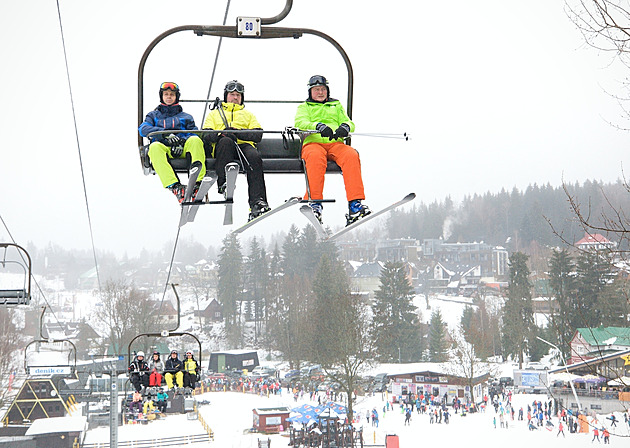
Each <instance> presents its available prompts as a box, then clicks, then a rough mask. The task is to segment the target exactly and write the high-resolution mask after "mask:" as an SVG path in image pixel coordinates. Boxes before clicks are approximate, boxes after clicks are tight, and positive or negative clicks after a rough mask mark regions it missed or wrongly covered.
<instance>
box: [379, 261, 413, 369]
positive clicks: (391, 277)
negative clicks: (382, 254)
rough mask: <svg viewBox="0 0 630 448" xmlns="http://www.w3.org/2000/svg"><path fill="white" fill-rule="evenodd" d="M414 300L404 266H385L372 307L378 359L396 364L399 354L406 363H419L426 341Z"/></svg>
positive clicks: (388, 264)
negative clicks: (423, 337) (424, 341)
mask: <svg viewBox="0 0 630 448" xmlns="http://www.w3.org/2000/svg"><path fill="white" fill-rule="evenodd" d="M412 299H413V289H412V287H411V285H410V284H409V281H408V279H407V276H406V272H405V269H404V266H403V264H402V263H400V262H387V263H385V266H384V267H383V270H382V271H381V277H380V286H379V289H378V290H377V291H376V293H375V297H374V303H373V305H372V314H373V316H374V318H373V329H372V338H373V340H374V345H375V347H376V356H377V357H378V359H379V360H381V361H383V362H391V361H397V360H398V359H399V355H400V359H401V360H404V361H418V360H420V357H421V355H422V351H423V339H422V334H421V328H420V322H419V319H418V314H417V313H416V308H415V307H414V306H413V303H412Z"/></svg>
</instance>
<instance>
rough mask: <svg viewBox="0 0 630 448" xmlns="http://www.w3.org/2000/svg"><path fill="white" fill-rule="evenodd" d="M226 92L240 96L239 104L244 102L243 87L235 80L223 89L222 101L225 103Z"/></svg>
mask: <svg viewBox="0 0 630 448" xmlns="http://www.w3.org/2000/svg"><path fill="white" fill-rule="evenodd" d="M228 92H238V93H240V94H241V104H243V103H244V102H245V86H243V84H241V83H240V82H238V81H237V80H236V79H234V80H232V81H230V82H228V83H227V84H226V85H225V88H224V89H223V101H225V102H227V94H228Z"/></svg>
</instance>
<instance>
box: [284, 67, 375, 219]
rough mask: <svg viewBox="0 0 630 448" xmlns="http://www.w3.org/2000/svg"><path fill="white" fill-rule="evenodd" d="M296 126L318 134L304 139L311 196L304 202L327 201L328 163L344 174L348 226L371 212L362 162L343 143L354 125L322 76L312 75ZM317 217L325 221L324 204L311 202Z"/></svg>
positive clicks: (306, 196) (355, 152)
mask: <svg viewBox="0 0 630 448" xmlns="http://www.w3.org/2000/svg"><path fill="white" fill-rule="evenodd" d="M295 127H296V128H298V129H301V130H305V131H307V130H312V131H317V132H316V133H312V134H310V135H308V136H307V137H306V138H305V139H304V143H303V146H302V159H304V162H305V163H306V174H307V177H308V184H309V189H310V193H311V197H310V198H309V197H308V195H305V196H304V199H314V200H318V199H324V195H323V194H324V176H325V174H326V165H327V161H328V160H333V161H335V162H336V163H337V165H339V167H340V168H341V171H342V173H343V182H344V185H345V187H346V198H347V200H348V214H347V215H346V225H350V224H352V223H353V222H355V221H356V220H358V219H359V218H362V217H363V216H367V215H369V214H370V213H371V211H370V209H369V208H368V206H367V205H365V204H362V203H361V201H362V200H364V199H365V193H364V191H363V179H362V177H361V160H360V159H359V153H358V152H357V150H356V149H354V148H352V147H351V146H348V145H346V144H345V143H344V139H345V138H346V137H348V135H349V134H350V132H354V123H353V122H352V120H350V118H349V117H348V114H347V113H346V111H345V109H344V108H343V106H342V105H341V103H340V102H339V101H338V100H336V99H334V98H331V97H330V89H329V87H328V81H327V80H326V78H325V77H323V76H321V75H315V76H311V78H310V79H309V81H308V99H307V100H306V101H305V102H303V103H302V104H300V105H299V106H298V108H297V112H296V114H295ZM309 205H310V206H311V208H312V209H313V212H314V213H315V216H316V217H317V219H318V220H319V221H320V222H321V221H322V203H321V202H311V203H309Z"/></svg>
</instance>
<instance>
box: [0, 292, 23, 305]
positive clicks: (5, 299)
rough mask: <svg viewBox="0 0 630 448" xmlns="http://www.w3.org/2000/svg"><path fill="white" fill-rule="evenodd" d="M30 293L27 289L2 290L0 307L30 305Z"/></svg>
mask: <svg viewBox="0 0 630 448" xmlns="http://www.w3.org/2000/svg"><path fill="white" fill-rule="evenodd" d="M28 303H29V297H28V291H26V290H25V289H0V305H28Z"/></svg>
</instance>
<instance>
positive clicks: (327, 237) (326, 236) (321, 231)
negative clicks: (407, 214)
mask: <svg viewBox="0 0 630 448" xmlns="http://www.w3.org/2000/svg"><path fill="white" fill-rule="evenodd" d="M415 197H416V194H415V193H409V194H408V195H407V196H405V197H404V198H402V199H401V200H400V201H397V202H394V203H393V204H391V205H388V206H387V207H385V208H383V209H381V210H379V211H377V212H372V213H370V214H369V215H367V216H364V217H363V218H360V219H359V220H357V221H355V222H353V223H352V224H350V225H347V226H346V227H344V228H343V229H341V230H339V231H338V232H335V233H333V234H330V233H328V231H327V230H326V229H325V228H324V226H323V225H322V223H321V222H319V220H318V219H317V217H316V216H315V213H313V209H312V208H311V207H310V206H309V205H306V204H305V205H303V206H302V207H300V212H302V214H303V215H304V216H306V218H307V219H308V220H309V221H310V223H311V224H312V225H313V227H315V231H316V232H317V234H318V235H319V238H320V240H322V241H334V240H336V239H337V238H339V237H340V236H342V235H345V234H346V233H348V232H350V231H351V230H354V229H355V228H357V227H358V226H360V225H362V224H365V223H366V222H368V221H369V220H371V219H374V218H376V217H378V216H381V215H382V214H384V213H387V212H389V211H391V210H394V209H395V208H397V207H400V206H401V205H403V204H406V203H407V202H410V201H413V200H414V199H415Z"/></svg>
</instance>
